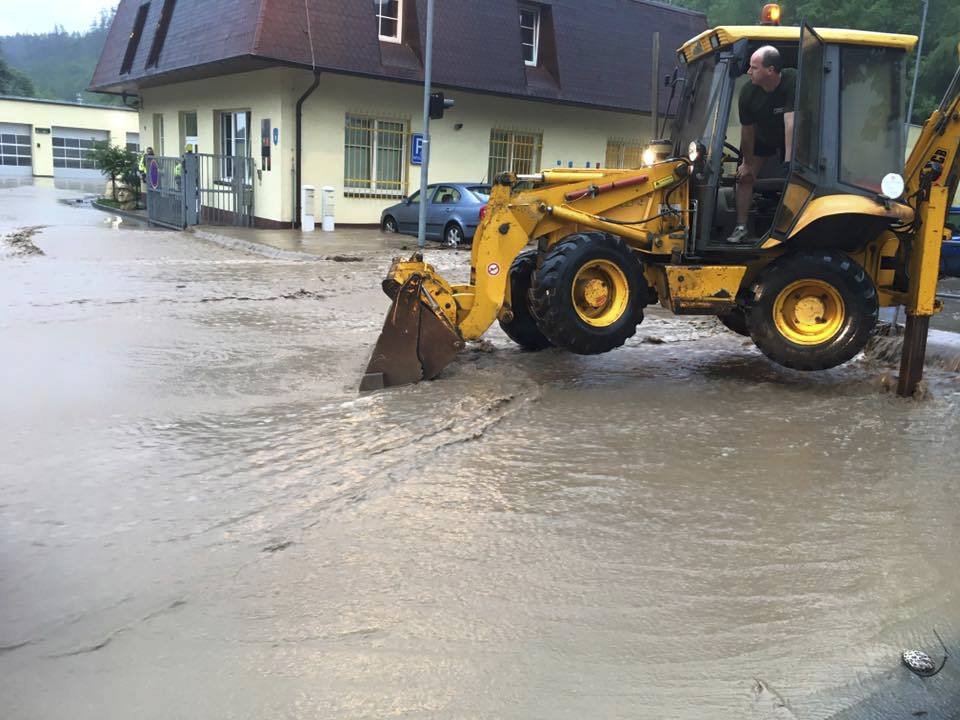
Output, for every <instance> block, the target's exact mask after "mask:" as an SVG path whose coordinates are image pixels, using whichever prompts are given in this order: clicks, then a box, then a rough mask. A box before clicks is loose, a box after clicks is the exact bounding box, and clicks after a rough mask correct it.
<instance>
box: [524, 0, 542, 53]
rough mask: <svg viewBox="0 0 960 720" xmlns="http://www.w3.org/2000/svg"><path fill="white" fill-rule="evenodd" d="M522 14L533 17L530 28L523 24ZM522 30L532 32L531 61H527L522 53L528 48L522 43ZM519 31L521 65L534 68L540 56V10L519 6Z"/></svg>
mask: <svg viewBox="0 0 960 720" xmlns="http://www.w3.org/2000/svg"><path fill="white" fill-rule="evenodd" d="M524 13H530V14H532V15H533V26H532V27H531V26H530V25H525V24H524V18H523V15H524ZM524 29H528V30H533V47H532V48H531V49H532V51H533V58H532V59H531V60H527V58H526V54H525V52H524V51H525V49H526V48H527V47H529V45H528V44H527V43H525V42H523V35H522V31H523V30H524ZM520 30H521V36H520V53H521V55H523V64H524V65H529V66H530V67H536V64H537V59H538V58H539V56H540V8H538V7H537V6H536V5H521V6H520Z"/></svg>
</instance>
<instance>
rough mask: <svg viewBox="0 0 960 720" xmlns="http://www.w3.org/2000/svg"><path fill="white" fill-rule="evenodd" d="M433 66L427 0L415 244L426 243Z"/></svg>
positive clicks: (430, 2) (430, 0)
mask: <svg viewBox="0 0 960 720" xmlns="http://www.w3.org/2000/svg"><path fill="white" fill-rule="evenodd" d="M432 66H433V0H427V49H426V53H425V56H424V61H423V158H422V160H423V162H422V163H421V164H420V219H419V221H418V223H417V245H418V246H419V247H420V250H421V251H422V250H423V249H424V247H426V244H427V184H428V179H427V176H428V174H429V169H430V80H431V77H430V74H431V69H432Z"/></svg>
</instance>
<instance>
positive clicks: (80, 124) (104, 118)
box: [0, 98, 138, 177]
mask: <svg viewBox="0 0 960 720" xmlns="http://www.w3.org/2000/svg"><path fill="white" fill-rule="evenodd" d="M0 123H14V124H23V125H29V126H30V130H31V140H32V143H31V147H32V150H33V157H32V174H33V176H34V177H53V132H52V129H53V128H54V127H65V128H82V129H84V130H100V131H106V132H107V133H109V137H110V144H111V145H119V146H121V147H123V146H125V145H126V142H127V133H128V132H133V133H135V132H137V125H138V119H137V113H136V112H134V111H131V110H126V109H123V108H117V109H114V108H103V107H96V106H90V105H79V104H70V103H55V102H43V101H35V100H19V99H17V100H14V99H8V98H0ZM38 128H39V129H40V130H41V131H43V130H50V132H49V133H45V132H37V130H38Z"/></svg>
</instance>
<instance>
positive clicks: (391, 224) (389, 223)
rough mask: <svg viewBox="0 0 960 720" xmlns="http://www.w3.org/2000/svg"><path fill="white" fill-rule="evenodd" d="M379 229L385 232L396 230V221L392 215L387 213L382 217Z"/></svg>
mask: <svg viewBox="0 0 960 720" xmlns="http://www.w3.org/2000/svg"><path fill="white" fill-rule="evenodd" d="M381 230H383V231H384V232H385V233H395V232H396V231H397V221H396V220H394V218H393V216H392V215H387V216H386V217H385V218H384V219H383V225H382V226H381Z"/></svg>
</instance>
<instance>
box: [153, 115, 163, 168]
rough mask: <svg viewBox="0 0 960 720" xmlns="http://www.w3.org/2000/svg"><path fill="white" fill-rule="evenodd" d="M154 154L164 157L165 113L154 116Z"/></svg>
mask: <svg viewBox="0 0 960 720" xmlns="http://www.w3.org/2000/svg"><path fill="white" fill-rule="evenodd" d="M153 152H154V154H155V155H157V156H158V157H163V113H154V114H153Z"/></svg>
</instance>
